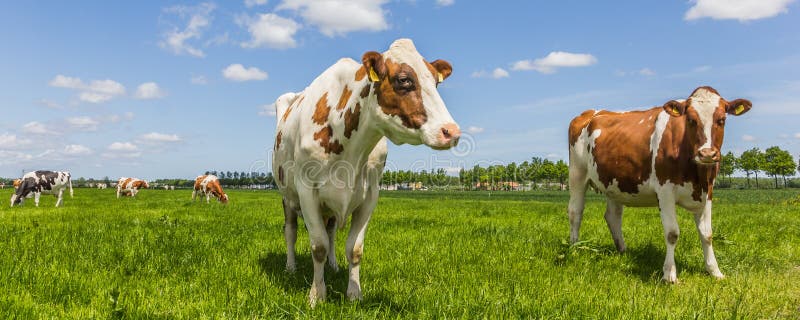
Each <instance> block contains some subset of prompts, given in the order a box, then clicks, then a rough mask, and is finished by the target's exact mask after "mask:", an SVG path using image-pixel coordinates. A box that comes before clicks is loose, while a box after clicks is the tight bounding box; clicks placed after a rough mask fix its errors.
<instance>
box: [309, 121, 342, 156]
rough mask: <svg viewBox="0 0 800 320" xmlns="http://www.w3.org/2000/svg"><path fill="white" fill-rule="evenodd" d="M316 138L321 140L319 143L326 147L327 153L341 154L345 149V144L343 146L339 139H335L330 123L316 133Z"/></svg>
mask: <svg viewBox="0 0 800 320" xmlns="http://www.w3.org/2000/svg"><path fill="white" fill-rule="evenodd" d="M314 140H317V141H319V145H320V146H321V147H322V148H323V149H325V153H331V152H332V153H335V154H339V153H342V151H344V146H342V145H341V144H340V143H339V141H336V140H335V139H333V128H331V126H330V125H327V126H325V127H323V128H322V129H320V130H319V131H317V132H315V133H314Z"/></svg>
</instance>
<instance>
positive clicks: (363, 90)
mask: <svg viewBox="0 0 800 320" xmlns="http://www.w3.org/2000/svg"><path fill="white" fill-rule="evenodd" d="M370 87H371V86H370V85H369V83H367V84H366V85H364V87H363V88H361V94H360V96H361V99H364V98H366V97H367V96H369V89H370Z"/></svg>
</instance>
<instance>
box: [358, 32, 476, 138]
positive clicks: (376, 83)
mask: <svg viewBox="0 0 800 320" xmlns="http://www.w3.org/2000/svg"><path fill="white" fill-rule="evenodd" d="M362 63H363V64H364V68H365V69H366V71H367V74H368V78H369V81H370V82H372V86H373V87H374V90H373V91H374V94H375V95H376V97H377V101H378V110H376V113H377V114H378V115H379V117H378V118H380V119H381V120H380V124H379V127H380V128H381V129H382V131H383V133H384V135H386V136H387V137H388V138H389V139H390V140H392V142H394V143H396V144H403V143H409V144H414V145H416V144H420V143H424V144H426V145H428V146H430V147H432V148H434V149H449V148H450V147H453V146H455V145H456V144H457V143H458V138H459V137H460V136H461V130H460V129H459V127H458V124H456V122H455V121H454V120H453V117H451V116H450V113H449V112H448V111H447V107H446V106H445V104H444V101H442V97H441V96H439V91H437V86H438V85H439V83H441V82H442V81H444V79H447V77H449V76H450V74H451V73H452V72H453V68H452V67H451V66H450V63H448V62H447V61H444V60H436V61H433V62H428V61H426V60H425V59H424V58H423V57H422V56H421V55H420V54H419V52H417V48H415V47H414V43H413V42H411V40H409V39H400V40H397V41H395V42H394V43H392V45H391V46H390V47H389V50H388V51H386V52H384V53H383V54H381V53H378V52H375V51H369V52H367V53H365V54H364V56H363V57H362Z"/></svg>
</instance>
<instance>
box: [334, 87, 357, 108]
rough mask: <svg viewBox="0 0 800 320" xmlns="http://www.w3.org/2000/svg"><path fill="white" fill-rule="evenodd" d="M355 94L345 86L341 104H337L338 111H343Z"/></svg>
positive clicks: (340, 97) (340, 99)
mask: <svg viewBox="0 0 800 320" xmlns="http://www.w3.org/2000/svg"><path fill="white" fill-rule="evenodd" d="M352 94H353V91H350V89H349V88H347V86H344V90H342V95H341V96H339V102H338V103H337V104H336V110H339V111H341V110H342V109H344V107H346V106H347V101H348V100H350V96H351V95H352Z"/></svg>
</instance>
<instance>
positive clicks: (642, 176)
mask: <svg viewBox="0 0 800 320" xmlns="http://www.w3.org/2000/svg"><path fill="white" fill-rule="evenodd" d="M661 110H663V109H662V108H661V107H658V108H653V109H650V110H646V111H631V112H626V113H616V112H608V111H605V112H598V113H597V114H596V115H594V117H593V118H592V119H591V120H589V121H588V122H589V123H588V125H587V126H586V128H587V131H588V132H589V134H591V133H592V132H594V131H595V130H597V129H600V136H598V137H597V139H596V140H595V147H594V149H593V150H592V156H593V157H594V160H595V163H596V164H597V173H598V176H599V179H600V182H601V183H602V184H603V185H605V187H606V188H608V187H609V186H610V185H611V183H612V182H613V181H614V180H616V181H617V184H618V186H619V189H620V191H622V192H626V193H630V194H636V193H639V187H638V186H639V185H640V184H642V183H643V182H644V181H646V180H647V179H648V178H649V177H650V173H651V171H652V159H653V156H652V154H651V152H650V138H651V136H652V135H653V132H654V131H655V123H656V118H657V117H658V114H659V113H660V112H661ZM585 114H586V112H584V113H583V114H581V116H578V118H581V117H584V116H585ZM643 119H644V121H642V120H643ZM648 119H649V120H648ZM574 121H575V120H573V122H574ZM583 121H585V119H583ZM574 130H577V125H576V129H573V128H572V126H570V140H572V133H573V131H574Z"/></svg>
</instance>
